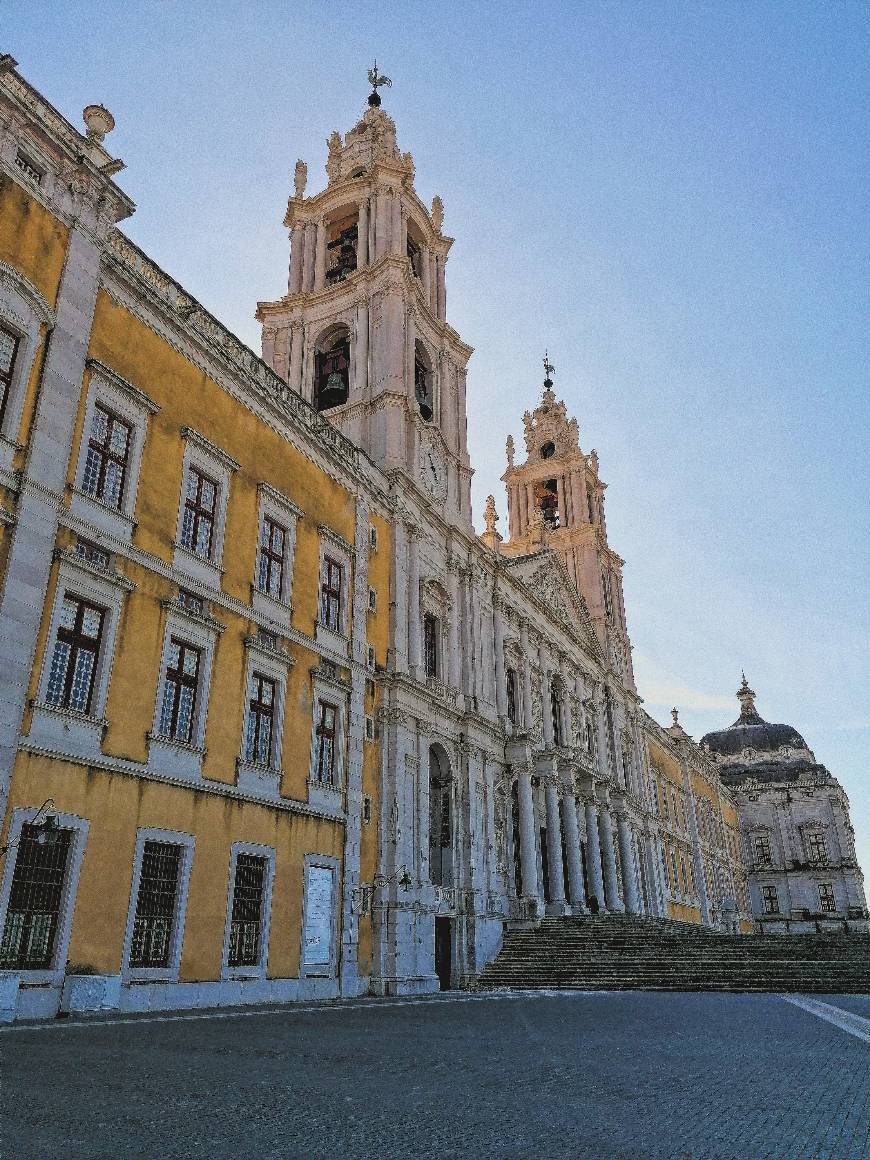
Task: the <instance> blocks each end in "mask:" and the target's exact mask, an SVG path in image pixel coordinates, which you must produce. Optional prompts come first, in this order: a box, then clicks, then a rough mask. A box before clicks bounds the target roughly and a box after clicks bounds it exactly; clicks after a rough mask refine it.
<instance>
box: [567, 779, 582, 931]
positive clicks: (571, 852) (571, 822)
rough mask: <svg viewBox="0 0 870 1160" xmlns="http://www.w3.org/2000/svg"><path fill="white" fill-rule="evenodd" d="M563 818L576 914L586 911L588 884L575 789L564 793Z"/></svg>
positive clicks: (569, 882)
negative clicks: (584, 876) (586, 884)
mask: <svg viewBox="0 0 870 1160" xmlns="http://www.w3.org/2000/svg"><path fill="white" fill-rule="evenodd" d="M562 819H563V825H564V830H565V844H566V851H565V853H566V855H567V858H568V892H569V894H570V898H571V907H572V909H573V911H574V913H575V914H585V913H586V886H585V883H584V881H583V857H582V851H581V850H580V829H579V827H578V825H577V802H576V801H575V799H574V791H573V789H566V790H565V791H564V793H563V794H562Z"/></svg>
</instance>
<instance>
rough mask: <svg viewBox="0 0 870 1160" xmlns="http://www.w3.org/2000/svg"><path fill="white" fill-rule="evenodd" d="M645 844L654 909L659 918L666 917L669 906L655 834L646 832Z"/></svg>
mask: <svg viewBox="0 0 870 1160" xmlns="http://www.w3.org/2000/svg"><path fill="white" fill-rule="evenodd" d="M643 844H644V852H645V854H646V867H647V878H648V880H649V883H650V893H651V895H652V904H653V906H652V911H653V914H655V915H656V916H658V917H659V918H666V917H667V907H666V905H665V899H664V894H663V890H662V867H661V859H660V858H659V857H658V847H657V844H656V839H655V835H653V834H651V833H649V832H646V833H645V834H644V836H643Z"/></svg>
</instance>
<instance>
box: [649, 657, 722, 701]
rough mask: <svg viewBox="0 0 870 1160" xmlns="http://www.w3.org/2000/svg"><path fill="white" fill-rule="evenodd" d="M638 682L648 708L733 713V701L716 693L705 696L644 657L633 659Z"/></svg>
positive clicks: (701, 691) (699, 690)
mask: <svg viewBox="0 0 870 1160" xmlns="http://www.w3.org/2000/svg"><path fill="white" fill-rule="evenodd" d="M634 669H635V678H636V680H637V688H638V692H639V693H640V695H641V696H642V697H643V699H644V701H646V703H647V704H648V705H663V706H665V707H666V708H668V709H670V708H671V706H673V705H676V706H677V708H678V709H699V710H705V709H707V710H709V709H716V710H725V711H731V710H733V709H734V697H733V696H731V697H726V696H724V695H721V694H717V693H705V692H704V691H703V690H701V689H693V688H692V686H691V685H687V684H686V682H685V681H683V680H681V679H680V678H679V677H677V676H674V674H673V673H669V672H668V671H667V670H666V669H663V668H662V667H661V666H660V665H658V664H657V663H656V662H655V661H654V660H652V659H651V658H650V657H647V656H644V655H643V654H642V653H641V654H638V653H635V655H634Z"/></svg>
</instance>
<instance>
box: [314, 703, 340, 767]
mask: <svg viewBox="0 0 870 1160" xmlns="http://www.w3.org/2000/svg"><path fill="white" fill-rule="evenodd" d="M317 708H318V712H317V725H316V726H315V730H314V735H315V737H316V739H317V744H316V746H315V751H316V754H317V760H316V764H315V770H314V774H315V779H316V781H317V782H318V783H319V784H320V785H326V786H333V787H334V786H335V782H336V777H335V771H336V747H337V744H338V722H339V716H338V712H339V710H338V705H336V704H334V702H332V701H318V702H317ZM329 713H331V714H332V725H331V727H330V726H327V724H326V719H327V715H328V714H329ZM328 743H329V748H327V744H328ZM327 753H328V754H329V758H328V766H329V768H328V769H327V770H326V773H325V775H324V765H325V763H326V760H327V758H326V755H327Z"/></svg>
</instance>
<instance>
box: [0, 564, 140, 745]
mask: <svg viewBox="0 0 870 1160" xmlns="http://www.w3.org/2000/svg"><path fill="white" fill-rule="evenodd" d="M11 583H15V581H14V579H13V578H12V577H10V578H9V579H8V581H7V584H11ZM131 588H132V584H131V583H130V581H129V580H127V579H126V578H125V577H122V576H119V575H118V574H117V573H111V572H99V571H97V569H95V568H93V567H92V566H91V565H89V564H88V563H87V562H86V561H85V560H79V559H78V558H77V557H76V556H74V555H73V554H72V553H69V554H67V553H64V555H63V556H62V557H61V559H60V563H59V565H58V572H57V584H56V586H55V592H54V603H53V605H52V610H51V619H50V621H49V625H48V633H47V635H46V639H45V651H44V653H43V658H42V672H41V674H40V678H39V686H38V692H37V696H36V701H35V702H34V704H33V717H32V720H31V724H30V733H29V734H28V740H29V741H30V742H31V743H32V744H33V745H39V746H42V747H44V748H47V749H50V750H52V751H53V752H55V753H76V754H80V755H82V756H85V757H87V756H96V755H97V754H99V752H100V749H101V745H102V740H103V734H104V732H105V727H106V725H107V722H106V721H105V720H104V714H105V711H106V702H107V700H108V696H109V681H110V678H111V673H112V665H113V663H114V659H115V641H116V639H117V635H118V626H119V624H120V620H121V613H122V610H123V605H124V596H125V594H126V592H128V591H129V590H130V589H131ZM67 593H69V595H70V596H78V597H79V598H81V599H83V600H89V601H92V602H93V603H94V604H96V605H97V606H99V607H100V608H103V609H104V610H105V611H104V613H103V629H102V634H101V638H100V649H99V652H98V654H97V664H96V671H95V673H94V683H93V694H92V696H91V706H90V712H89V713H88V714H84V713H79V712H76V711H75V710H69V709H64V708H62V707H61V706H59V705H50V704H49V703H48V701H47V694H48V682H49V677H50V676H51V662H52V657H53V656H54V646H55V642H56V640H57V631H58V627H59V625H60V614H61V607H62V605H63V600H64V596H65V595H66V594H67Z"/></svg>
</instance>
